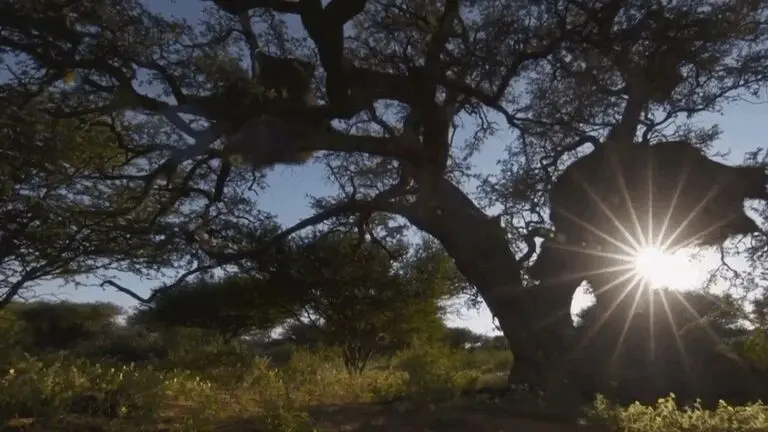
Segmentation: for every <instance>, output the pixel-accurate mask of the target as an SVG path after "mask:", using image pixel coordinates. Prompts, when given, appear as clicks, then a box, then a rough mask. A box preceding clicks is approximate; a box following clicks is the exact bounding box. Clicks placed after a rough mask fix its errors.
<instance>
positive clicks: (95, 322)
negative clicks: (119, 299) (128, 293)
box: [7, 301, 122, 351]
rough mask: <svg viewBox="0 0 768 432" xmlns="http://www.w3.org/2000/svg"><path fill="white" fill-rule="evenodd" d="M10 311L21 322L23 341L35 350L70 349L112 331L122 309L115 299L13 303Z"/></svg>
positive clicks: (29, 348)
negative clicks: (90, 301) (91, 301)
mask: <svg viewBox="0 0 768 432" xmlns="http://www.w3.org/2000/svg"><path fill="white" fill-rule="evenodd" d="M7 312H8V313H9V314H11V315H13V316H14V317H15V318H16V319H17V320H18V321H19V322H20V324H21V340H20V343H21V344H22V345H23V346H24V348H26V349H28V350H33V351H45V350H67V349H72V348H74V347H75V346H77V345H80V344H82V343H84V342H90V341H93V340H95V339H96V338H98V337H101V336H103V335H104V334H105V333H108V332H111V331H112V330H113V329H114V327H115V325H116V321H115V320H116V319H117V317H118V316H119V315H120V313H121V312H122V310H121V309H120V307H119V306H117V305H114V304H112V303H74V302H68V301H62V302H34V303H12V304H10V305H9V307H8V308H7Z"/></svg>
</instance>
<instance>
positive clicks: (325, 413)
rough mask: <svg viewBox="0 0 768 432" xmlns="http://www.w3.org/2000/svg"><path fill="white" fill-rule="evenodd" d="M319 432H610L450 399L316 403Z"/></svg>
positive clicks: (237, 425) (249, 426) (237, 424)
mask: <svg viewBox="0 0 768 432" xmlns="http://www.w3.org/2000/svg"><path fill="white" fill-rule="evenodd" d="M310 413H311V416H312V418H313V419H314V420H315V422H316V423H315V424H316V427H317V428H318V429H319V430H320V431H322V432H332V431H333V432H341V431H344V432H389V431H391V432H396V431H397V432H417V431H418V432H430V431H434V432H442V431H445V432H459V431H471V432H506V431H520V432H610V431H608V430H607V429H605V428H602V427H596V426H581V425H578V424H577V423H576V422H575V421H570V422H567V421H556V420H544V419H534V418H524V417H520V414H516V413H512V412H509V411H508V410H505V409H504V408H503V407H498V406H486V405H481V404H468V403H461V402H456V403H449V404H441V405H439V406H432V405H427V404H425V405H423V406H402V405H398V404H397V403H394V404H388V405H373V404H371V405H354V406H337V407H332V406H328V407H318V408H315V409H313V410H312V411H310ZM217 430H218V431H220V432H235V431H254V432H255V431H258V430H260V429H259V428H258V427H257V426H256V425H255V424H254V422H253V421H249V420H248V419H240V420H238V421H233V422H232V423H230V424H227V425H222V426H221V428H219V429H217Z"/></svg>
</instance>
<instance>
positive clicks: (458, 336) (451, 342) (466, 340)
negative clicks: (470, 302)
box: [444, 327, 487, 349]
mask: <svg viewBox="0 0 768 432" xmlns="http://www.w3.org/2000/svg"><path fill="white" fill-rule="evenodd" d="M444 340H445V344H446V345H448V346H449V347H451V348H456V349H468V348H474V347H477V346H480V345H482V344H483V342H485V341H486V340H487V338H486V337H485V336H484V335H481V334H479V333H475V332H473V331H472V330H470V329H468V328H464V327H446V328H445V336H444Z"/></svg>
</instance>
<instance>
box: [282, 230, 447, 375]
mask: <svg viewBox="0 0 768 432" xmlns="http://www.w3.org/2000/svg"><path fill="white" fill-rule="evenodd" d="M397 249H399V250H400V252H401V253H400V254H392V253H389V254H388V253H387V251H386V250H385V249H384V248H383V247H382V246H380V245H376V244H373V243H370V242H365V243H363V244H360V243H359V241H358V238H357V237H354V236H349V235H344V234H329V235H324V236H318V235H315V236H312V237H308V238H305V239H303V240H302V241H300V242H299V243H298V244H297V245H296V248H295V250H294V253H295V255H294V258H293V259H292V263H293V273H292V277H293V283H295V284H301V285H304V286H305V287H306V288H307V292H308V295H307V302H306V304H305V306H304V308H303V312H304V315H303V316H302V317H301V318H303V319H304V320H305V321H307V322H309V323H310V324H312V325H314V326H316V327H317V328H318V329H319V330H320V331H321V332H320V333H321V338H322V340H323V341H324V342H325V343H327V344H329V345H332V346H336V347H339V348H341V350H342V356H343V361H344V364H345V366H346V367H347V369H348V370H349V371H351V372H361V371H363V370H364V369H365V367H366V366H367V364H368V362H369V360H370V359H371V358H372V357H373V356H374V355H377V354H386V353H392V352H394V351H395V350H397V349H400V348H403V347H405V346H407V345H408V344H410V343H411V341H412V340H413V339H414V338H418V339H422V340H423V339H435V340H437V339H438V338H439V337H440V335H441V332H442V328H443V325H442V321H441V317H442V314H443V307H442V305H441V300H442V299H445V298H447V297H448V296H451V295H452V294H454V293H455V292H456V291H455V290H456V289H457V285H453V284H452V282H453V281H454V276H455V270H454V269H453V267H452V265H451V263H450V260H449V259H448V258H447V257H446V256H445V255H443V254H442V253H441V252H440V251H439V250H438V249H437V248H435V247H434V245H422V246H421V247H419V248H417V250H416V251H414V253H412V254H410V255H406V254H402V250H403V247H402V246H399V247H398V248H397ZM392 256H396V257H397V258H396V259H392Z"/></svg>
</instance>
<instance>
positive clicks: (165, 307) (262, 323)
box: [129, 276, 303, 339]
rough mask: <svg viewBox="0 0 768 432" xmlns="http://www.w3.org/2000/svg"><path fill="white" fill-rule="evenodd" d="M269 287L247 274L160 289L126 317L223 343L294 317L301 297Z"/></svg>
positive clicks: (130, 319)
mask: <svg viewBox="0 0 768 432" xmlns="http://www.w3.org/2000/svg"><path fill="white" fill-rule="evenodd" d="M290 288H291V287H275V286H274V281H272V280H270V279H268V278H266V279H265V278H263V277H253V276H228V277H224V278H221V279H217V280H205V279H198V280H196V281H192V282H189V283H186V284H183V285H181V286H178V287H176V288H174V289H172V290H163V291H160V292H159V294H158V295H156V296H155V297H154V299H153V300H152V302H151V303H149V304H147V305H143V306H140V307H139V309H138V310H137V311H136V313H135V314H134V315H133V316H131V317H130V318H129V321H130V322H131V323H132V324H138V325H144V326H147V327H150V328H170V327H192V328H198V329H204V330H210V331H212V332H214V333H216V334H218V335H220V336H223V337H224V338H226V339H232V338H236V337H239V336H242V335H244V334H246V333H249V332H252V331H259V330H271V329H273V328H274V327H275V326H276V325H277V324H279V323H281V322H283V321H285V320H286V319H288V318H289V317H292V316H294V315H295V311H296V310H297V309H298V308H299V307H300V306H301V300H302V297H303V293H301V292H297V291H295V290H291V289H290Z"/></svg>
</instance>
